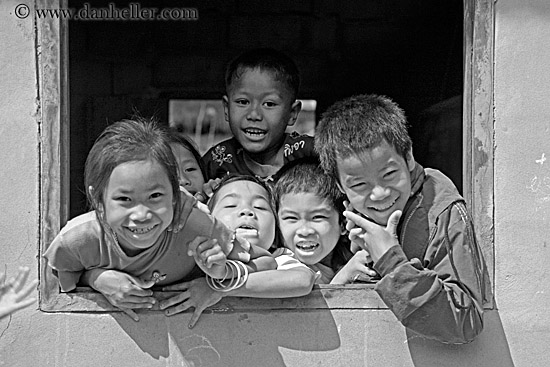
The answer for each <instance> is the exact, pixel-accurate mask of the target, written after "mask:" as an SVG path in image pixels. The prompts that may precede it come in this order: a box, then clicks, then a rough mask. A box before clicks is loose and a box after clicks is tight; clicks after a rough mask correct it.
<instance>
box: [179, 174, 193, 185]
mask: <svg viewBox="0 0 550 367" xmlns="http://www.w3.org/2000/svg"><path fill="white" fill-rule="evenodd" d="M180 185H182V186H189V185H191V180H190V179H189V178H188V177H187V175H185V173H180Z"/></svg>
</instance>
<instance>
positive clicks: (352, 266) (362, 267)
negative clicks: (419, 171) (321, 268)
mask: <svg viewBox="0 0 550 367" xmlns="http://www.w3.org/2000/svg"><path fill="white" fill-rule="evenodd" d="M369 264H371V266H372V259H371V258H370V255H369V253H368V252H367V251H365V250H359V251H357V252H356V253H355V254H354V255H353V257H352V258H351V259H350V260H349V261H348V262H347V263H346V265H344V266H343V267H342V269H340V271H339V272H338V273H336V275H335V276H334V278H332V280H331V281H330V284H349V283H353V282H354V281H356V280H358V279H360V280H363V279H365V278H367V279H368V278H370V277H373V278H374V277H376V276H377V275H378V274H376V272H375V271H374V270H372V269H371V268H370V267H369Z"/></svg>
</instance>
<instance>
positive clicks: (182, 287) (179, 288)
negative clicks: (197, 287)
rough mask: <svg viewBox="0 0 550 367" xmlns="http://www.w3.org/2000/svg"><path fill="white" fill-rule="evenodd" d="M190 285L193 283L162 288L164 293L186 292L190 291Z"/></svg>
mask: <svg viewBox="0 0 550 367" xmlns="http://www.w3.org/2000/svg"><path fill="white" fill-rule="evenodd" d="M190 285H191V282H182V283H178V284H172V285H167V286H166V287H162V291H163V292H171V291H172V292H173V291H185V290H187V289H189V286H190Z"/></svg>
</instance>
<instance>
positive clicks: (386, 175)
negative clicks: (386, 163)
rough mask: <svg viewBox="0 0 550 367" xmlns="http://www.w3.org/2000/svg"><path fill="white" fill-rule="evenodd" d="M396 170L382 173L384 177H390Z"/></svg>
mask: <svg viewBox="0 0 550 367" xmlns="http://www.w3.org/2000/svg"><path fill="white" fill-rule="evenodd" d="M396 172H397V171H396V170H393V171H389V172H386V173H385V174H384V178H392V177H393V176H394V175H395V173H396Z"/></svg>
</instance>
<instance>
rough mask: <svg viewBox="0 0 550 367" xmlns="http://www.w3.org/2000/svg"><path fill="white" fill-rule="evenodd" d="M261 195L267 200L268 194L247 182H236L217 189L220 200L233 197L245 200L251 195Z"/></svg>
mask: <svg viewBox="0 0 550 367" xmlns="http://www.w3.org/2000/svg"><path fill="white" fill-rule="evenodd" d="M258 194H260V195H262V196H265V198H266V199H267V198H269V192H268V191H267V190H266V189H265V187H263V186H262V185H260V184H258V183H256V182H254V181H249V180H237V181H232V182H228V183H226V184H225V185H223V186H222V187H220V188H219V192H218V195H219V197H220V199H221V198H223V197H226V196H233V197H239V198H247V197H251V196H253V195H258Z"/></svg>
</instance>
